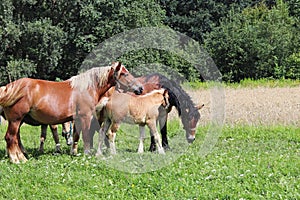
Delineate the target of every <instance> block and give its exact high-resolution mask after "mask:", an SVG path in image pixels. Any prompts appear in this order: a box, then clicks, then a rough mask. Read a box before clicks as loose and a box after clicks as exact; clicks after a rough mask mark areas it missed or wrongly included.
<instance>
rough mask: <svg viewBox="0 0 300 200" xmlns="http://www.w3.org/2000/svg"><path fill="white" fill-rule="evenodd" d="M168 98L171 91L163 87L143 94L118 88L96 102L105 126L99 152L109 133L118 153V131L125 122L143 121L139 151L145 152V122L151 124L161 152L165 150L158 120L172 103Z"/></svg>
mask: <svg viewBox="0 0 300 200" xmlns="http://www.w3.org/2000/svg"><path fill="white" fill-rule="evenodd" d="M168 99H169V97H168V92H167V90H165V89H163V88H161V89H159V90H153V91H151V92H149V93H147V94H145V95H139V96H136V95H131V94H128V93H119V92H114V93H113V94H112V95H111V96H110V97H108V98H103V99H102V100H101V101H100V103H99V104H98V105H97V106H96V113H97V115H98V116H97V118H98V119H99V120H100V123H102V122H103V121H104V124H103V127H102V128H101V129H100V131H99V145H98V150H97V154H96V155H97V156H100V155H102V144H103V142H104V139H105V138H106V136H108V139H109V147H110V150H111V154H116V147H115V138H116V133H117V131H118V129H119V127H120V125H121V123H123V122H125V123H129V124H138V125H139V129H140V144H139V148H138V153H143V152H144V145H143V142H144V139H145V125H147V126H148V128H149V129H150V135H151V136H152V137H154V140H155V144H156V145H157V148H158V153H160V154H164V153H165V152H164V149H163V147H162V145H161V141H160V136H159V134H158V132H157V126H156V122H157V120H158V118H159V117H161V116H160V115H162V114H166V112H165V111H164V110H165V109H166V108H167V107H168V105H169V103H168ZM108 131H109V132H108Z"/></svg>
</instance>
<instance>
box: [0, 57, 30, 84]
mask: <svg viewBox="0 0 300 200" xmlns="http://www.w3.org/2000/svg"><path fill="white" fill-rule="evenodd" d="M6 70H7V75H8V80H9V82H12V81H15V80H17V79H19V78H22V77H30V76H32V75H33V74H34V73H36V66H35V64H34V63H32V62H31V61H30V60H28V59H25V60H11V61H9V62H8V63H7V67H6Z"/></svg>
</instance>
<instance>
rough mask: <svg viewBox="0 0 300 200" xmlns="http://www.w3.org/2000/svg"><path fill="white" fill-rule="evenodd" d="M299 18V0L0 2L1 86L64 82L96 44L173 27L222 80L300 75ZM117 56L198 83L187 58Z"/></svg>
mask: <svg viewBox="0 0 300 200" xmlns="http://www.w3.org/2000/svg"><path fill="white" fill-rule="evenodd" d="M299 20H300V1H299V0H286V1H283V0H265V1H263V0H256V1H250V0H243V1H239V0H232V1H228V0H227V1H224V0H221V1H216V0H207V1H204V0H201V1H199V0H198V1H197V0H190V1H181V0H180V1H178V0H159V1H154V0H134V1H133V0H132V1H131V0H129V1H128V0H109V1H108V0H83V1H82V0H72V1H58V0H22V1H19V0H2V3H1V5H0V38H1V44H0V77H1V80H0V84H1V85H3V84H7V83H8V82H11V81H14V80H16V79H18V78H21V77H33V78H40V79H47V80H63V79H67V78H69V77H71V76H73V75H76V74H77V73H78V70H79V69H80V66H81V65H82V62H83V61H84V59H85V58H86V56H87V55H88V54H89V53H90V52H91V51H92V50H93V49H94V48H96V47H97V45H98V44H99V43H101V42H103V41H105V40H106V39H108V38H110V37H112V36H114V35H116V34H118V33H122V32H124V31H126V30H131V29H135V28H140V27H169V28H171V29H173V30H175V31H178V32H180V33H183V34H186V35H187V36H189V37H191V38H193V39H194V40H196V41H197V42H199V44H200V45H201V46H202V47H204V49H205V50H206V51H207V52H208V53H209V55H210V56H211V57H212V58H213V60H214V62H215V63H216V65H217V67H218V68H219V69H220V71H221V73H222V75H223V80H225V81H230V82H235V81H240V80H242V79H245V78H252V79H260V78H276V79H278V78H291V79H299V78H300V51H299V49H300V48H299V46H300V41H299V40H300V37H299V32H300V31H299V28H300V27H299ZM119 60H120V61H122V62H123V63H125V64H126V66H127V67H128V68H130V69H134V68H136V66H138V65H139V64H143V63H156V62H157V63H162V64H163V65H166V66H168V67H170V68H173V69H174V70H176V71H177V72H178V73H180V74H181V75H182V76H183V77H185V78H186V79H187V80H190V81H194V80H201V76H200V75H199V73H198V72H197V70H195V69H193V66H192V65H191V64H190V63H189V62H188V60H184V59H182V58H180V57H178V56H176V55H172V54H171V53H169V52H165V51H162V50H157V49H147V50H144V49H143V50H138V51H136V52H130V53H128V54H126V55H122V56H121V57H120V58H119ZM135 70H136V71H138V69H135ZM157 71H160V69H157Z"/></svg>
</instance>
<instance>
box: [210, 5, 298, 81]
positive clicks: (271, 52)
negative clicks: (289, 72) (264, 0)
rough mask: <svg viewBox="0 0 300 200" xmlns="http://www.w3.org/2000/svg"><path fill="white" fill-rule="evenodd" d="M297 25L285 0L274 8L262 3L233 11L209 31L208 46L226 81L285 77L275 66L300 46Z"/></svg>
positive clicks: (280, 64) (281, 63)
mask: <svg viewBox="0 0 300 200" xmlns="http://www.w3.org/2000/svg"><path fill="white" fill-rule="evenodd" d="M295 24H296V22H295V20H294V18H292V17H291V16H290V15H289V11H288V7H287V5H286V4H285V3H283V2H282V1H278V2H277V5H276V6H275V7H272V8H268V7H267V6H266V5H265V4H259V5H257V6H255V7H253V8H246V9H244V10H243V11H242V13H235V12H234V11H232V12H231V13H230V16H229V18H227V19H224V20H223V21H222V22H221V25H220V27H218V28H216V29H214V30H213V31H212V32H211V33H210V34H208V36H207V39H206V46H207V48H208V49H209V50H210V52H211V54H212V56H213V58H214V61H215V62H216V63H217V66H218V67H219V69H220V70H221V72H222V73H223V75H224V80H226V81H240V80H243V79H245V78H253V79H260V78H267V77H274V78H283V77H285V74H282V73H283V71H282V72H280V73H281V74H278V72H279V71H280V70H279V71H278V70H277V72H275V69H274V68H275V66H276V65H277V66H282V65H283V62H284V60H285V58H286V57H288V56H289V55H291V54H292V53H294V52H295V51H296V50H298V49H299V42H298V41H299V38H298V33H299V32H298V29H297V28H296V27H295Z"/></svg>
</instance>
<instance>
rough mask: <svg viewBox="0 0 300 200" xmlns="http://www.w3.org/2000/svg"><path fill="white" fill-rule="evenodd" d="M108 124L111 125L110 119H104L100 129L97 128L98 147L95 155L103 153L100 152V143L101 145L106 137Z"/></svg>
mask: <svg viewBox="0 0 300 200" xmlns="http://www.w3.org/2000/svg"><path fill="white" fill-rule="evenodd" d="M110 125H111V121H110V120H106V121H105V122H104V125H103V127H102V128H100V130H99V141H98V149H97V153H96V156H97V157H98V156H102V155H103V153H102V145H103V142H104V140H105V138H106V133H107V131H108V129H109V127H110Z"/></svg>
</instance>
